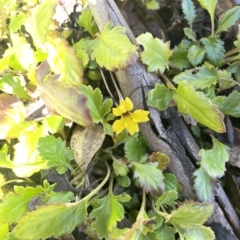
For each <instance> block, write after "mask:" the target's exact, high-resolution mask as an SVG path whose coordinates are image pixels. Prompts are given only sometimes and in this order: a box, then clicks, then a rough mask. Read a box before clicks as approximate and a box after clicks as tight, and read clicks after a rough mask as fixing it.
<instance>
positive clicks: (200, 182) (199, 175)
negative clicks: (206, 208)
mask: <svg viewBox="0 0 240 240" xmlns="http://www.w3.org/2000/svg"><path fill="white" fill-rule="evenodd" d="M193 175H194V176H195V179H194V185H193V186H194V189H195V191H196V193H197V196H198V199H199V200H200V201H202V202H212V201H213V200H214V194H213V190H214V188H213V187H214V180H213V179H211V177H210V176H209V175H208V174H207V173H206V171H205V170H204V169H203V168H201V167H200V168H199V169H198V170H196V171H195V172H194V173H193Z"/></svg>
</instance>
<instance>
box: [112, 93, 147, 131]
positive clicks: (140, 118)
mask: <svg viewBox="0 0 240 240" xmlns="http://www.w3.org/2000/svg"><path fill="white" fill-rule="evenodd" d="M132 109H133V103H132V101H131V100H130V99H129V98H128V97H127V98H126V99H125V100H124V101H120V104H119V106H118V107H117V108H113V114H114V115H115V116H117V117H118V116H121V118H120V119H118V120H116V121H115V122H114V123H113V125H112V129H113V131H114V132H116V133H117V134H119V133H121V132H122V131H123V130H124V129H127V131H128V132H129V133H130V134H131V135H133V134H134V133H135V132H139V128H138V123H140V122H146V121H148V120H149V118H148V114H149V111H144V110H136V111H134V112H133V113H132V112H130V111H131V110H132Z"/></svg>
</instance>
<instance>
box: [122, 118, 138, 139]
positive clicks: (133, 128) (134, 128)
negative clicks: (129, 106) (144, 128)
mask: <svg viewBox="0 0 240 240" xmlns="http://www.w3.org/2000/svg"><path fill="white" fill-rule="evenodd" d="M125 128H126V129H127V131H128V132H129V133H130V134H131V135H133V134H134V133H135V132H139V128H138V124H137V123H136V122H134V121H133V120H132V119H131V118H130V117H126V124H125Z"/></svg>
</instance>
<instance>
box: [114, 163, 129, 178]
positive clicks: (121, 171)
mask: <svg viewBox="0 0 240 240" xmlns="http://www.w3.org/2000/svg"><path fill="white" fill-rule="evenodd" d="M113 169H114V172H115V174H116V176H127V174H128V172H129V168H128V166H127V163H126V161H124V160H123V159H115V160H114V161H113Z"/></svg>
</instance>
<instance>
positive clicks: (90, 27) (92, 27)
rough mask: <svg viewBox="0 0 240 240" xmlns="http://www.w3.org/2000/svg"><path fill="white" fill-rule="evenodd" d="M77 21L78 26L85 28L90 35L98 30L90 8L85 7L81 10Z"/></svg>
mask: <svg viewBox="0 0 240 240" xmlns="http://www.w3.org/2000/svg"><path fill="white" fill-rule="evenodd" d="M77 23H78V24H79V26H81V27H83V28H85V30H87V31H88V32H89V33H90V34H91V35H92V36H94V35H95V34H96V33H97V31H98V28H97V25H96V22H95V21H94V20H93V16H92V12H91V10H90V8H85V9H84V10H83V11H82V12H81V15H80V16H79V19H78V21H77Z"/></svg>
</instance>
